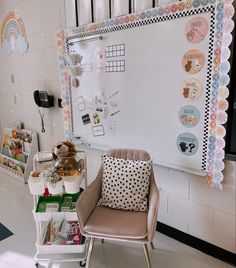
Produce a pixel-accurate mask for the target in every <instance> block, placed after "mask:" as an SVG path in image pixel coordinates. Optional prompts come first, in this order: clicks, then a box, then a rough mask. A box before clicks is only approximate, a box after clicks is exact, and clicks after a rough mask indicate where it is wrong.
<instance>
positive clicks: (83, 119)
mask: <svg viewBox="0 0 236 268" xmlns="http://www.w3.org/2000/svg"><path fill="white" fill-rule="evenodd" d="M82 121H83V123H84V125H87V124H89V123H91V119H90V116H89V114H85V115H82Z"/></svg>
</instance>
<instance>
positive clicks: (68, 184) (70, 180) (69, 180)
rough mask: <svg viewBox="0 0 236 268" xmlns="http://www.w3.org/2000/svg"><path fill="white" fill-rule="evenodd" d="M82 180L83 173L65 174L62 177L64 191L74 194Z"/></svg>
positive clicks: (78, 189)
mask: <svg viewBox="0 0 236 268" xmlns="http://www.w3.org/2000/svg"><path fill="white" fill-rule="evenodd" d="M82 180H83V174H82V173H81V174H80V175H77V176H67V177H63V183H64V187H65V192H66V193H68V194H75V193H78V192H79V191H80V184H81V182H82Z"/></svg>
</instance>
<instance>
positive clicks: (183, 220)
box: [0, 0, 236, 253]
mask: <svg viewBox="0 0 236 268" xmlns="http://www.w3.org/2000/svg"><path fill="white" fill-rule="evenodd" d="M15 8H19V9H20V11H21V15H22V18H23V21H24V23H25V28H26V33H27V36H28V41H29V46H30V48H29V52H28V53H27V54H26V55H25V56H20V55H12V56H10V57H2V56H0V99H1V105H0V129H2V128H3V127H5V126H9V125H12V124H13V123H14V122H15V121H16V120H22V121H23V122H24V124H25V128H29V129H33V130H36V131H37V132H38V133H39V142H40V145H41V149H42V150H48V149H49V148H50V147H51V145H52V144H53V143H55V142H56V141H58V140H61V139H63V133H64V131H63V116H62V111H61V110H60V109H58V108H53V109H50V110H47V111H46V112H45V127H46V133H45V134H41V133H40V130H41V126H40V118H39V115H38V113H37V107H36V106H35V105H34V103H33V96H32V94H33V91H34V90H35V89H47V90H48V91H49V92H50V93H53V94H55V96H56V97H60V78H59V71H58V66H57V59H56V46H55V44H56V31H57V30H58V29H59V28H61V27H63V26H64V25H65V10H64V0H57V1H55V0H41V1H36V0H24V1H17V0H11V1H8V0H1V1H0V21H1V20H2V19H3V16H4V15H5V14H6V12H8V11H9V10H15ZM49 10H50V12H49ZM11 74H14V77H15V83H14V84H12V83H11V82H10V75H11ZM15 94H17V96H18V97H17V103H16V104H15V103H14V96H15ZM0 139H1V137H0ZM102 153H103V152H101V151H96V150H93V149H89V150H88V181H89V182H91V181H93V180H94V178H95V177H96V174H97V171H98V168H99V165H100V163H101V158H100V156H101V154H102ZM225 164H226V168H225V172H224V174H225V180H224V182H223V187H224V190H223V191H218V190H215V189H211V188H208V187H207V186H206V180H205V178H203V177H199V176H195V175H190V174H186V173H183V172H179V171H175V170H172V169H168V168H165V167H160V166H155V167H154V170H155V175H156V179H157V184H158V187H159V188H160V190H161V192H160V202H161V203H160V210H159V215H158V220H159V221H160V222H163V223H165V224H167V225H170V226H172V227H174V228H176V229H179V230H181V231H183V232H186V233H189V234H191V235H193V236H196V237H198V238H200V239H202V240H205V241H208V242H210V243H212V244H215V245H217V246H219V247H222V248H224V249H226V250H229V251H232V252H234V253H236V246H235V180H236V174H235V173H236V167H235V163H233V162H230V161H226V163H225Z"/></svg>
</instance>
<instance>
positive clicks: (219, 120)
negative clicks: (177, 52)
mask: <svg viewBox="0 0 236 268" xmlns="http://www.w3.org/2000/svg"><path fill="white" fill-rule="evenodd" d="M232 3H233V0H183V1H181V2H176V3H172V4H168V5H166V6H161V7H156V8H153V9H149V10H147V11H142V12H138V13H134V14H129V15H126V16H121V17H117V18H113V19H108V20H104V21H99V22H96V23H90V24H86V25H82V26H80V27H77V28H73V29H69V30H66V31H63V32H61V33H60V35H63V39H62V38H61V37H60V35H58V40H57V45H58V55H59V63H60V70H61V78H62V95H63V96H64V122H65V133H66V136H67V137H72V134H71V133H72V132H71V127H70V125H71V124H70V123H71V114H70V90H71V86H70V84H71V83H70V80H69V79H68V78H69V76H68V73H67V71H66V66H65V64H64V63H63V62H64V58H65V55H66V53H68V47H67V43H66V40H67V37H71V36H76V37H77V38H80V37H86V36H91V35H93V34H94V35H95V34H101V33H106V32H108V31H109V30H111V29H113V28H115V27H118V26H119V25H127V28H128V26H129V24H131V23H134V22H139V21H141V20H145V19H149V18H151V17H153V18H155V17H162V16H164V15H167V14H177V13H179V14H181V13H182V12H184V11H186V10H194V9H197V8H199V7H206V6H212V7H214V9H215V21H216V23H215V29H214V37H213V38H214V45H213V48H212V76H211V90H210V112H209V122H208V125H207V129H208V140H207V156H206V181H207V185H209V186H210V187H213V188H216V189H219V190H222V181H223V179H224V174H223V170H224V166H225V165H224V157H225V152H224V147H225V139H224V136H225V134H226V129H225V127H224V124H225V123H226V122H227V113H226V110H227V109H228V101H227V97H228V96H229V89H228V84H229V82H230V77H229V75H228V72H229V70H230V63H229V61H228V60H229V57H230V49H229V46H230V44H231V42H232V31H233V28H234V21H233V19H232V18H233V15H234V7H233V5H232Z"/></svg>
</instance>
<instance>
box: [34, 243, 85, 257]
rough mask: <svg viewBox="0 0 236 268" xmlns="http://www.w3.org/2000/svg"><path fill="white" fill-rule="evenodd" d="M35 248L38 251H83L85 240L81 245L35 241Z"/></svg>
mask: <svg viewBox="0 0 236 268" xmlns="http://www.w3.org/2000/svg"><path fill="white" fill-rule="evenodd" d="M36 248H37V252H38V253H42V254H50V253H82V252H84V251H85V242H84V243H83V244H82V245H41V243H40V241H37V243H36Z"/></svg>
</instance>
